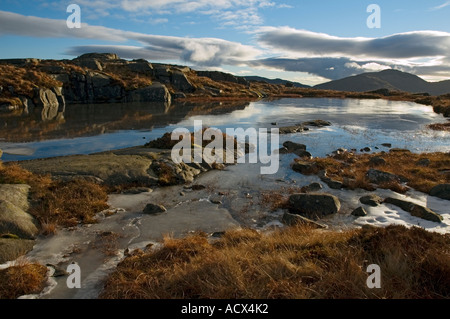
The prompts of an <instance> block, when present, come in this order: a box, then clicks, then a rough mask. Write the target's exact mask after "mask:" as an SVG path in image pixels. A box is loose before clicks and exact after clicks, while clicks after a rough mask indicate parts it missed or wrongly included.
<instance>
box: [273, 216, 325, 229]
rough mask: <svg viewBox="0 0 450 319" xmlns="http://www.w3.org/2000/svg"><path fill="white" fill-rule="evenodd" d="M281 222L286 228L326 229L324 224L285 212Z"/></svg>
mask: <svg viewBox="0 0 450 319" xmlns="http://www.w3.org/2000/svg"><path fill="white" fill-rule="evenodd" d="M281 221H282V222H283V223H284V224H286V225H288V226H296V225H309V226H312V227H313V228H317V229H326V228H328V226H327V225H325V224H322V223H320V222H317V221H313V220H311V219H309V218H306V217H304V216H301V215H298V214H291V213H288V212H285V213H284V214H283V217H282V218H281Z"/></svg>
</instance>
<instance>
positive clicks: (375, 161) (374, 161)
mask: <svg viewBox="0 0 450 319" xmlns="http://www.w3.org/2000/svg"><path fill="white" fill-rule="evenodd" d="M369 164H371V165H374V166H380V165H386V160H385V159H384V158H382V157H380V156H374V157H371V158H370V160H369Z"/></svg>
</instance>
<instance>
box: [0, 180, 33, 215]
mask: <svg viewBox="0 0 450 319" xmlns="http://www.w3.org/2000/svg"><path fill="white" fill-rule="evenodd" d="M29 191H30V186H28V185H25V184H0V200H4V201H5V200H6V201H9V202H10V203H11V204H13V205H15V206H17V207H19V208H20V209H21V210H23V211H27V210H28V208H29V207H30V205H29V203H28V193H29Z"/></svg>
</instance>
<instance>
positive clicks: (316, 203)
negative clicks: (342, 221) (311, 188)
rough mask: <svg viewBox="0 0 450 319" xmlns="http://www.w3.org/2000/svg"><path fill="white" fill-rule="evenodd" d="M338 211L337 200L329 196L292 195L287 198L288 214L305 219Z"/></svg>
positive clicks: (338, 204)
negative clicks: (297, 215)
mask: <svg viewBox="0 0 450 319" xmlns="http://www.w3.org/2000/svg"><path fill="white" fill-rule="evenodd" d="M340 209H341V203H340V201H339V199H338V198H337V197H336V196H333V195H330V194H314V193H311V194H292V195H291V196H290V197H289V212H290V213H293V214H299V215H302V216H304V217H307V218H318V217H319V218H320V217H322V216H326V215H331V214H336V213H337V212H339V210H340Z"/></svg>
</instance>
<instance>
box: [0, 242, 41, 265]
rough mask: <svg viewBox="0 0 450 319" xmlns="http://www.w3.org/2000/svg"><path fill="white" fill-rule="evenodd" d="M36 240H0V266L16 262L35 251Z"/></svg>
mask: <svg viewBox="0 0 450 319" xmlns="http://www.w3.org/2000/svg"><path fill="white" fill-rule="evenodd" d="M34 244H35V241H34V240H29V239H12V238H0V264H3V263H5V262H7V261H12V260H16V259H17V258H19V257H20V256H23V255H25V254H26V253H27V252H29V251H30V250H32V249H33V246H34Z"/></svg>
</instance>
